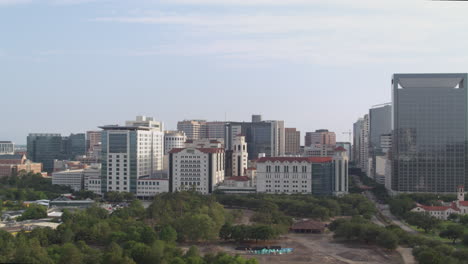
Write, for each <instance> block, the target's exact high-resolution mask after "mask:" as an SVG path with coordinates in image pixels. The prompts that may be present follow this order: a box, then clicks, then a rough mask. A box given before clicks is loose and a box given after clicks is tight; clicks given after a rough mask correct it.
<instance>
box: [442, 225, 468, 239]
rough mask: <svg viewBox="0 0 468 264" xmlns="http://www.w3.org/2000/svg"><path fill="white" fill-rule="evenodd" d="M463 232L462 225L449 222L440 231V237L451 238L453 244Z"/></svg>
mask: <svg viewBox="0 0 468 264" xmlns="http://www.w3.org/2000/svg"><path fill="white" fill-rule="evenodd" d="M464 233H465V228H464V227H463V226H462V225H457V224H451V225H448V226H447V228H446V229H445V230H442V231H441V232H440V234H439V235H440V237H444V238H448V239H451V240H452V244H455V242H456V241H457V239H460V238H462V237H463V235H464Z"/></svg>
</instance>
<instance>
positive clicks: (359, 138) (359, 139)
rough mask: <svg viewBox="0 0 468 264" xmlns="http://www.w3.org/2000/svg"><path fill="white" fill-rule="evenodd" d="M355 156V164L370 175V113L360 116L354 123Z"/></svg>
mask: <svg viewBox="0 0 468 264" xmlns="http://www.w3.org/2000/svg"><path fill="white" fill-rule="evenodd" d="M353 129H354V139H353V140H354V144H353V157H354V163H355V165H356V166H357V167H358V168H360V169H361V170H362V171H363V172H365V173H366V174H367V176H370V170H371V166H372V159H371V160H369V115H368V114H366V115H364V117H363V118H359V119H358V120H357V122H355V123H354V125H353Z"/></svg>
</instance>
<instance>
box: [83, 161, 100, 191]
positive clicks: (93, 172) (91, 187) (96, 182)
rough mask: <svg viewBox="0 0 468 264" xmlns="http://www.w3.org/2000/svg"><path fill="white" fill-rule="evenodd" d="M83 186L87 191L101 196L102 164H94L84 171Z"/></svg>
mask: <svg viewBox="0 0 468 264" xmlns="http://www.w3.org/2000/svg"><path fill="white" fill-rule="evenodd" d="M83 185H84V189H85V190H87V191H92V192H93V193H95V194H98V195H101V194H102V190H101V164H93V165H92V166H91V167H89V168H87V169H85V170H84V171H83Z"/></svg>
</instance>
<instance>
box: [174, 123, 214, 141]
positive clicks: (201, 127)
mask: <svg viewBox="0 0 468 264" xmlns="http://www.w3.org/2000/svg"><path fill="white" fill-rule="evenodd" d="M177 130H178V131H183V132H184V133H185V135H186V136H187V139H189V140H197V139H202V138H206V135H207V131H206V130H207V127H206V120H184V121H179V122H177Z"/></svg>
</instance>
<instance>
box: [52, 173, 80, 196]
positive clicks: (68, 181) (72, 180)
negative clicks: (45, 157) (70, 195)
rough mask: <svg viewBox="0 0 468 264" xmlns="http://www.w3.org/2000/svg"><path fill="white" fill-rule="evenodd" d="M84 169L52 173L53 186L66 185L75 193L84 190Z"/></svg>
mask: <svg viewBox="0 0 468 264" xmlns="http://www.w3.org/2000/svg"><path fill="white" fill-rule="evenodd" d="M83 171H84V170H83V169H81V170H66V171H60V172H54V173H52V184H56V185H65V186H69V187H71V188H72V189H73V190H74V191H80V190H82V189H83V185H84V182H83Z"/></svg>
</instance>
